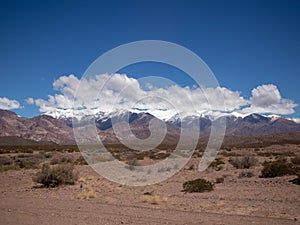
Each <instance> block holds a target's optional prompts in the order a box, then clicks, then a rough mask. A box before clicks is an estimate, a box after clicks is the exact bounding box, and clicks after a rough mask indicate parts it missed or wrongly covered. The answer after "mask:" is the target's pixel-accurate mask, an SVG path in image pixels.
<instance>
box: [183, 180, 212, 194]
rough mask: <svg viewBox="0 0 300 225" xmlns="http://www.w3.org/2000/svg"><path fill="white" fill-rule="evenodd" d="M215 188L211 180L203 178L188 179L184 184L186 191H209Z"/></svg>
mask: <svg viewBox="0 0 300 225" xmlns="http://www.w3.org/2000/svg"><path fill="white" fill-rule="evenodd" d="M213 189H214V185H213V184H212V183H211V182H210V181H207V180H205V179H202V178H198V179H196V180H191V181H187V182H185V183H184V184H183V191H184V192H207V191H212V190H213Z"/></svg>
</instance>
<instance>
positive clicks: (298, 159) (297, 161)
mask: <svg viewBox="0 0 300 225" xmlns="http://www.w3.org/2000/svg"><path fill="white" fill-rule="evenodd" d="M291 162H292V163H293V164H295V165H298V166H300V155H298V156H295V157H294V158H292V159H291Z"/></svg>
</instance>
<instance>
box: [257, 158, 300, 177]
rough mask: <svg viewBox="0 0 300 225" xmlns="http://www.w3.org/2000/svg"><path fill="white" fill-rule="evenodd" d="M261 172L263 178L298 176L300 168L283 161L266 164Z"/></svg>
mask: <svg viewBox="0 0 300 225" xmlns="http://www.w3.org/2000/svg"><path fill="white" fill-rule="evenodd" d="M263 166H264V167H263V169H262V171H261V177H264V178H267V177H280V176H285V175H298V176H299V167H296V166H294V165H293V164H292V163H285V162H281V161H271V162H264V164H263Z"/></svg>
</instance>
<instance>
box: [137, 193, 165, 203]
mask: <svg viewBox="0 0 300 225" xmlns="http://www.w3.org/2000/svg"><path fill="white" fill-rule="evenodd" d="M141 198H142V202H147V203H150V204H153V205H158V204H160V203H161V202H167V201H168V198H167V197H161V196H159V195H143V196H142V197H141Z"/></svg>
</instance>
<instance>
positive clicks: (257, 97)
mask: <svg viewBox="0 0 300 225" xmlns="http://www.w3.org/2000/svg"><path fill="white" fill-rule="evenodd" d="M78 87H80V88H78ZM53 89H54V90H55V91H56V92H57V93H56V94H54V95H48V99H33V98H29V99H27V100H26V102H27V103H28V104H35V105H37V106H38V107H39V110H40V111H41V112H43V113H46V114H50V115H57V113H66V112H71V111H72V112H73V113H74V112H75V114H76V113H86V114H89V113H97V112H100V111H101V112H111V111H115V110H132V111H134V110H136V111H144V112H149V113H151V114H153V115H154V116H157V117H159V118H161V119H170V118H171V117H172V116H174V115H176V114H177V113H181V115H198V116H201V115H208V116H211V117H218V116H223V115H231V114H233V115H247V114H250V113H261V114H277V115H287V114H292V113H294V108H295V107H296V106H297V104H295V103H294V102H293V101H292V100H289V99H284V98H282V96H281V94H280V92H279V90H278V88H277V87H276V86H275V85H273V84H265V85H260V86H258V87H256V88H254V89H253V90H252V92H251V97H250V98H249V99H245V98H244V97H242V96H241V93H240V92H238V91H232V90H230V89H228V88H225V87H217V88H206V87H201V88H200V87H198V88H190V87H180V86H178V85H176V84H171V85H166V86H165V87H160V86H159V85H156V84H155V83H154V84H150V83H148V84H147V85H145V87H142V85H141V84H140V82H139V80H137V79H134V78H129V77H128V76H127V75H125V74H114V75H109V74H101V75H97V76H95V77H93V78H90V79H82V80H79V79H78V78H77V77H76V76H75V75H73V74H71V75H69V76H61V77H59V78H58V79H57V80H55V81H54V83H53ZM224 106H225V108H224Z"/></svg>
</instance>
